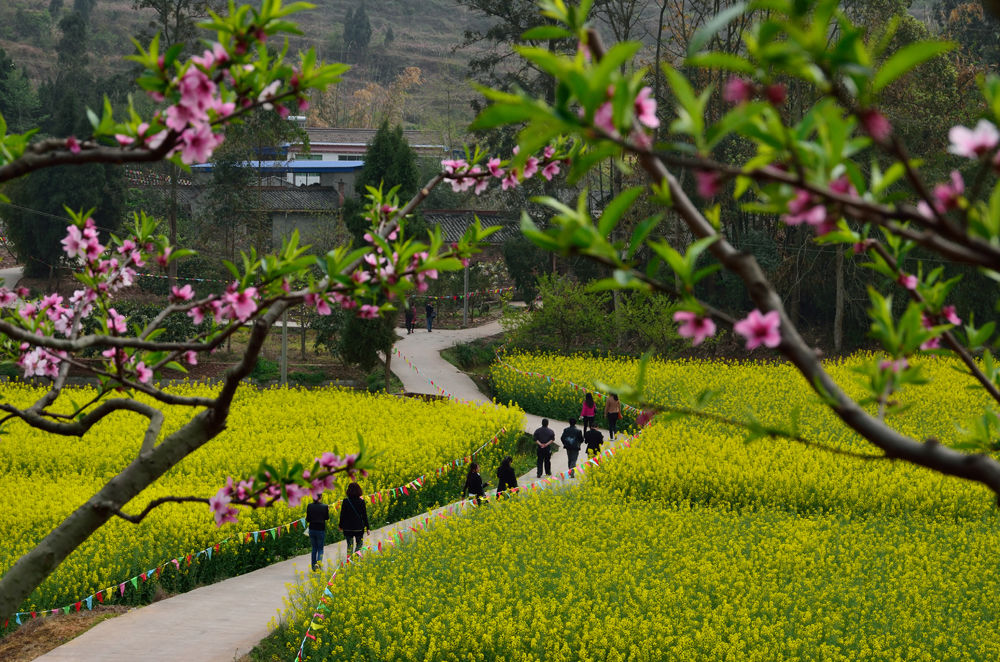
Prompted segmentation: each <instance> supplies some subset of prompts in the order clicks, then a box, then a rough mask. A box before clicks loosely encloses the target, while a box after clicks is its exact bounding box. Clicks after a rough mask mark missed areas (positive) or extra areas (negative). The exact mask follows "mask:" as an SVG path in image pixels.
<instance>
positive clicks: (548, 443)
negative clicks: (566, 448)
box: [532, 418, 556, 478]
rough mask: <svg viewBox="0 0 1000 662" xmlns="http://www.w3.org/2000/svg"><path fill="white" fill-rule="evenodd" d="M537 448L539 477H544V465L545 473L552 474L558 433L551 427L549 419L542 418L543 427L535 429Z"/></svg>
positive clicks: (534, 435)
mask: <svg viewBox="0 0 1000 662" xmlns="http://www.w3.org/2000/svg"><path fill="white" fill-rule="evenodd" d="M532 436H533V437H534V438H535V450H536V451H537V452H538V476H537V477H538V478H541V477H542V467H543V465H544V467H545V475H546V476H551V475H552V445H553V444H555V442H556V433H555V432H553V431H552V429H551V428H550V427H549V419H547V418H543V419H542V427H540V428H538V429H537V430H535V433H534V434H533V435H532Z"/></svg>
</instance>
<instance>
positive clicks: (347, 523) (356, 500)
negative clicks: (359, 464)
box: [340, 483, 369, 556]
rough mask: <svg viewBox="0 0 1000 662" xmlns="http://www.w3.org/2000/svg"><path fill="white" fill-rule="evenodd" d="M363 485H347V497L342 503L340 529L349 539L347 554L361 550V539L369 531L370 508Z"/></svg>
mask: <svg viewBox="0 0 1000 662" xmlns="http://www.w3.org/2000/svg"><path fill="white" fill-rule="evenodd" d="M363 494H364V491H362V489H361V486H360V485H358V484H357V483H351V484H350V485H348V486H347V498H346V499H344V502H343V503H342V504H340V530H341V531H343V532H344V538H345V539H346V540H347V555H348V556H350V555H351V554H352V553H354V552H357V551H360V550H361V541H362V539H364V537H365V533H367V532H369V527H368V509H367V508H365V500H364V499H362V498H361V496H362V495H363Z"/></svg>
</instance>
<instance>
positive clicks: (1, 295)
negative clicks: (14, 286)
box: [0, 287, 17, 308]
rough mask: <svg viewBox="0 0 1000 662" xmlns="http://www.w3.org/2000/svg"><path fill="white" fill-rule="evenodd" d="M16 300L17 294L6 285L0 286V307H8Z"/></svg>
mask: <svg viewBox="0 0 1000 662" xmlns="http://www.w3.org/2000/svg"><path fill="white" fill-rule="evenodd" d="M15 301H17V295H16V294H14V293H13V292H11V291H10V290H8V289H7V288H6V287H0V308H10V307H11V306H12V305H13V304H14V302H15Z"/></svg>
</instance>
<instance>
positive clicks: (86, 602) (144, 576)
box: [3, 537, 233, 628]
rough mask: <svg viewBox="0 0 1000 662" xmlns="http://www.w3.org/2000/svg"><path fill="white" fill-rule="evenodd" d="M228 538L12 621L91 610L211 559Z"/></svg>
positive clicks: (18, 615)
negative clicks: (167, 572) (170, 572)
mask: <svg viewBox="0 0 1000 662" xmlns="http://www.w3.org/2000/svg"><path fill="white" fill-rule="evenodd" d="M230 540H233V538H232V537H229V538H226V539H225V540H220V541H219V542H217V543H215V544H214V545H210V546H208V547H206V548H205V549H202V550H200V551H198V552H191V553H189V554H185V555H184V556H178V557H175V558H172V559H170V560H169V561H164V562H163V563H158V564H156V565H155V566H153V567H152V568H150V569H149V570H146V571H145V572H141V573H139V574H138V575H135V576H134V577H130V578H129V579H126V580H124V581H122V582H118V583H117V584H112V585H111V586H108V587H107V588H104V589H101V590H99V591H95V592H94V593H91V594H90V595H88V596H87V597H86V598H82V599H80V600H77V601H75V602H71V603H70V604H68V605H65V606H63V607H56V608H55V609H43V610H41V611H19V612H17V613H15V614H14V622H15V623H16V624H17V625H21V624H22V623H23V622H24V621H26V620H31V619H35V618H46V617H47V616H55V615H58V614H69V613H70V612H77V611H81V610H82V609H83V608H84V607H86V608H87V610H88V611H89V610H92V609H93V608H94V605H95V602H96V604H103V603H104V601H105V600H109V599H111V598H113V597H115V594H116V593H117V594H118V596H119V597H122V596H124V595H125V589H126V588H128V587H129V586H131V587H132V590H133V591H137V590H139V581H140V580H141V581H142V583H143V584H145V583H146V582H147V581H149V580H151V579H154V578H155V579H158V578H159V577H160V575H161V574H162V573H163V572H164V571H165V570H169V569H170V567H171V566H173V567H174V568H176V570H177V571H178V572H180V569H181V566H182V565H183V566H185V567H188V566H190V565H191V564H193V563H194V562H195V561H197V560H200V559H201V558H202V557H206V558H208V559H211V558H212V554H213V553H216V552H218V551H219V550H220V549H221V547H222V545H225V544H226V543H227V542H229V541H230ZM8 625H10V621H9V620H8V621H7V622H5V623H4V624H3V626H4V628H6V627H7V626H8Z"/></svg>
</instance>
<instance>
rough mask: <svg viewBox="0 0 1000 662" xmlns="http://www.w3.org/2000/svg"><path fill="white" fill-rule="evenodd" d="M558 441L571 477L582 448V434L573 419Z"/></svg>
mask: <svg viewBox="0 0 1000 662" xmlns="http://www.w3.org/2000/svg"><path fill="white" fill-rule="evenodd" d="M587 395H588V396H589V395H590V394H589V393H588V394H587ZM559 440H560V441H562V445H563V448H565V449H566V463H567V464H568V465H569V475H570V477H573V476H574V475H575V471H576V458H578V457H579V456H580V447H581V446H583V433H582V432H580V428H578V427H576V419H575V418H571V419H569V427H568V428H566V429H565V430H563V432H562V436H561V437H559Z"/></svg>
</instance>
